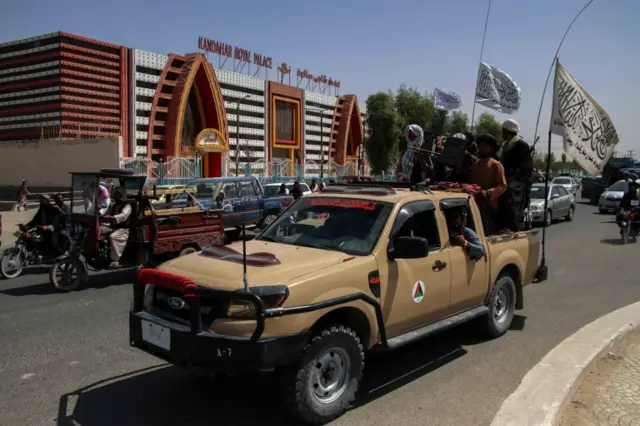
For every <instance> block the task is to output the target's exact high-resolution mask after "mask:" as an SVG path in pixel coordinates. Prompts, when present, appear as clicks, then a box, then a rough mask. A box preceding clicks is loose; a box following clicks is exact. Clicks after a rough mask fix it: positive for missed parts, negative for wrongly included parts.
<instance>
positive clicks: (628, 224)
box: [620, 200, 640, 244]
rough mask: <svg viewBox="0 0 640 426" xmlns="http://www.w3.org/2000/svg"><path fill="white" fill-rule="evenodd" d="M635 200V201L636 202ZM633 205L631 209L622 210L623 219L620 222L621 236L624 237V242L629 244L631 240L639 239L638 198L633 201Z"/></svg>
mask: <svg viewBox="0 0 640 426" xmlns="http://www.w3.org/2000/svg"><path fill="white" fill-rule="evenodd" d="M634 202H635V203H634ZM632 203H634V204H633V207H632V208H631V210H630V211H623V212H622V221H621V222H620V237H621V238H622V244H627V243H628V242H629V240H633V241H634V242H635V241H637V239H638V229H637V228H638V219H640V218H638V219H637V216H638V210H637V206H638V203H639V202H638V200H633V201H632Z"/></svg>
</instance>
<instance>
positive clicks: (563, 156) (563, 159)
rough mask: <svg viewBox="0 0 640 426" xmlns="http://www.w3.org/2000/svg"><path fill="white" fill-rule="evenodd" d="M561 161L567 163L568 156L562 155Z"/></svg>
mask: <svg viewBox="0 0 640 426" xmlns="http://www.w3.org/2000/svg"><path fill="white" fill-rule="evenodd" d="M560 159H561V160H562V162H563V163H566V162H567V154H566V153H564V152H563V153H562V155H561V156H560Z"/></svg>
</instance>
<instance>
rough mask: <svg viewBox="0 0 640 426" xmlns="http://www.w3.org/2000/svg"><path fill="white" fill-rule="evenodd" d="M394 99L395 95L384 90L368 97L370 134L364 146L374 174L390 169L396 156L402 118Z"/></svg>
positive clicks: (368, 126)
mask: <svg viewBox="0 0 640 426" xmlns="http://www.w3.org/2000/svg"><path fill="white" fill-rule="evenodd" d="M393 101H394V99H393V97H392V96H391V95H390V94H388V93H384V92H378V93H376V94H375V95H371V96H369V97H368V98H367V102H366V104H367V128H368V130H369V132H370V134H369V136H368V137H367V138H366V139H365V141H364V147H365V149H366V150H367V158H368V159H369V164H370V165H371V169H372V171H373V173H374V174H380V173H382V172H384V171H386V170H388V169H389V167H390V166H391V165H392V161H393V159H395V157H396V153H397V149H398V139H399V138H400V119H399V116H398V113H397V112H396V110H395V108H394V102H393Z"/></svg>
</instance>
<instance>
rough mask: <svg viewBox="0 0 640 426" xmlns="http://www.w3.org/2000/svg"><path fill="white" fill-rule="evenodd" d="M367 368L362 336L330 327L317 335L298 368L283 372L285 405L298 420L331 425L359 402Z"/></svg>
mask: <svg viewBox="0 0 640 426" xmlns="http://www.w3.org/2000/svg"><path fill="white" fill-rule="evenodd" d="M363 368H364V352H363V348H362V344H361V343H360V339H359V338H358V335H357V334H356V333H355V332H354V331H353V330H351V329H350V328H349V327H344V326H331V327H328V328H326V329H324V330H322V331H321V332H320V333H318V334H316V335H315V337H314V338H313V339H312V340H311V342H310V343H309V345H308V346H307V347H306V349H305V352H304V354H303V356H302V358H301V359H300V361H299V362H298V363H297V365H295V366H293V367H289V368H286V369H284V370H282V371H281V372H280V377H279V381H280V383H279V384H280V391H281V393H282V397H283V401H284V403H285V405H286V407H287V408H288V409H289V410H290V411H291V412H292V414H293V415H294V416H295V417H297V418H298V419H301V420H303V421H305V422H307V423H310V424H316V425H321V424H325V423H327V422H330V421H331V420H333V419H335V418H337V417H339V416H341V415H342V414H343V413H344V412H345V411H347V409H348V408H349V405H350V404H351V402H352V401H353V400H354V399H355V394H356V391H357V390H358V386H359V383H360V379H361V378H362V369H363Z"/></svg>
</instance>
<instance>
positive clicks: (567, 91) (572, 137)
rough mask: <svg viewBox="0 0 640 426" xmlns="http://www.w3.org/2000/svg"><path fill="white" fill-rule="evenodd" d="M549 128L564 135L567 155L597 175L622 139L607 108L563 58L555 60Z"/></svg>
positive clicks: (590, 172)
mask: <svg viewBox="0 0 640 426" xmlns="http://www.w3.org/2000/svg"><path fill="white" fill-rule="evenodd" d="M550 129H551V133H553V134H556V135H559V136H562V140H563V144H564V151H565V152H566V153H567V155H568V156H570V157H571V158H573V159H574V160H575V161H576V162H577V163H578V164H579V165H580V167H582V168H583V169H584V170H585V171H586V172H587V173H589V174H591V175H594V176H595V175H599V174H601V173H602V169H603V168H604V166H605V164H607V161H609V157H611V154H612V153H613V150H614V148H615V146H616V144H617V143H618V141H619V138H618V133H617V132H616V129H615V127H613V123H612V122H611V118H610V117H609V114H607V111H605V110H604V108H602V106H600V104H599V103H598V101H596V100H595V98H594V97H593V96H591V94H590V93H589V92H587V91H586V90H585V88H584V87H582V85H581V84H580V83H578V82H577V81H576V80H575V79H574V78H573V77H572V76H571V74H569V73H568V72H567V71H566V70H565V69H564V67H563V66H562V65H560V61H556V77H555V80H554V82H553V107H552V110H551V128H550Z"/></svg>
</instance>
